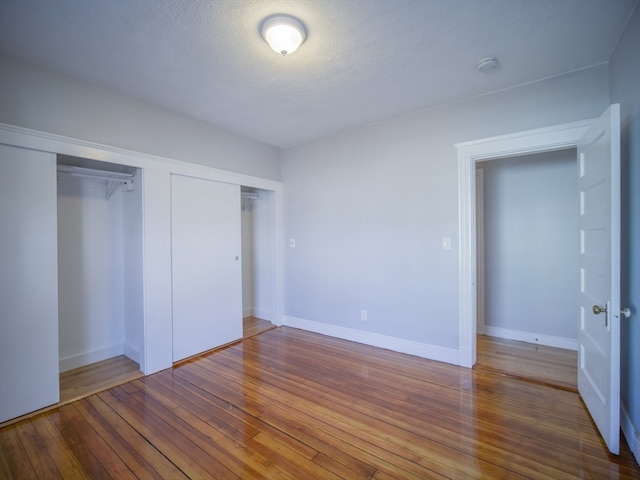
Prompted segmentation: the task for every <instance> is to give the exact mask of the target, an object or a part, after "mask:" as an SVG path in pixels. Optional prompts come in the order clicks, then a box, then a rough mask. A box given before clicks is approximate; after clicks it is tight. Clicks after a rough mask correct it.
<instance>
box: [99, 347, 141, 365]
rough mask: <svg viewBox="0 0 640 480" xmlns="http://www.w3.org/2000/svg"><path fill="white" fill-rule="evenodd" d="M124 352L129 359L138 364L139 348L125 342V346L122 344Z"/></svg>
mask: <svg viewBox="0 0 640 480" xmlns="http://www.w3.org/2000/svg"><path fill="white" fill-rule="evenodd" d="M124 354H125V356H126V357H127V358H130V359H131V360H133V361H134V362H136V363H137V364H138V365H140V350H138V349H137V348H133V347H132V346H130V345H126V344H125V346H124ZM105 360H106V359H105Z"/></svg>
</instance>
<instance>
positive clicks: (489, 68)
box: [477, 57, 499, 73]
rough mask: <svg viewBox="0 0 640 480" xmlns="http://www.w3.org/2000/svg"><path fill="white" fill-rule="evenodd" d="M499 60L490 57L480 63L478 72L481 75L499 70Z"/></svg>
mask: <svg viewBox="0 0 640 480" xmlns="http://www.w3.org/2000/svg"><path fill="white" fill-rule="evenodd" d="M498 65H499V64H498V59H497V58H494V57H488V58H485V59H483V60H480V63H478V66H477V68H478V71H479V72H480V73H489V72H493V71H494V70H495V69H496V68H498Z"/></svg>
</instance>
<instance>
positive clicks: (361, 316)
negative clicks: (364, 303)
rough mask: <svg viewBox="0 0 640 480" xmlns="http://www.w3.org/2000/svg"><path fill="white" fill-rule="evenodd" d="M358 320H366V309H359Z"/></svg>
mask: <svg viewBox="0 0 640 480" xmlns="http://www.w3.org/2000/svg"><path fill="white" fill-rule="evenodd" d="M360 320H362V321H363V322H366V321H367V311H366V310H360Z"/></svg>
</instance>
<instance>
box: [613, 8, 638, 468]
mask: <svg viewBox="0 0 640 480" xmlns="http://www.w3.org/2000/svg"><path fill="white" fill-rule="evenodd" d="M638 45H640V8H637V7H636V10H635V12H634V14H633V16H632V17H631V20H630V22H629V25H628V26H627V29H626V30H625V33H624V35H623V36H622V38H621V39H620V42H619V43H618V47H617V48H616V50H615V52H614V54H613V55H612V57H611V61H610V65H609V72H610V76H611V90H610V94H611V103H620V112H621V113H620V116H621V119H620V121H621V128H622V135H621V136H622V139H621V160H622V185H621V189H622V219H621V221H622V249H621V259H622V266H621V267H622V268H621V279H620V280H621V282H620V284H621V287H622V289H621V292H620V296H621V305H622V306H623V307H624V306H627V307H629V308H630V309H631V310H632V312H633V314H632V317H631V318H630V319H624V318H623V319H621V335H620V336H621V339H622V343H621V345H620V349H621V358H620V363H621V379H620V386H621V402H622V407H623V409H625V410H626V412H627V416H628V418H629V419H630V421H631V424H632V425H628V426H627V428H628V429H632V430H634V432H633V433H632V435H634V436H635V455H636V459H637V460H638V461H639V462H640V251H639V250H638V245H640V49H639V48H638ZM623 421H624V418H623ZM627 440H629V432H627ZM629 441H630V443H631V440H629Z"/></svg>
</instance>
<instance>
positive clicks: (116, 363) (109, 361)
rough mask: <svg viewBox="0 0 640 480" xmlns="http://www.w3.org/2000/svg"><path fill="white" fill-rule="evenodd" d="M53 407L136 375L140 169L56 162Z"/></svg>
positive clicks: (140, 299)
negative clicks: (56, 393)
mask: <svg viewBox="0 0 640 480" xmlns="http://www.w3.org/2000/svg"><path fill="white" fill-rule="evenodd" d="M57 167H58V182H57V210H58V285H59V293H58V304H59V306H58V318H59V320H58V333H59V362H60V402H61V403H65V402H69V401H72V400H75V399H77V398H81V397H83V396H86V395H88V394H90V393H94V392H97V391H100V390H103V389H105V388H108V387H111V386H114V385H117V384H120V383H124V382H126V381H129V380H131V379H133V378H138V377H141V376H142V373H141V372H140V360H141V358H142V354H143V345H144V343H143V327H144V325H143V322H144V316H143V314H144V312H143V308H144V307H143V305H144V303H143V270H142V248H143V245H142V189H141V181H140V180H141V170H140V169H139V168H135V167H130V166H126V165H119V164H113V163H107V162H102V161H98V160H90V159H85V158H78V157H72V156H68V155H58V156H57Z"/></svg>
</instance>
